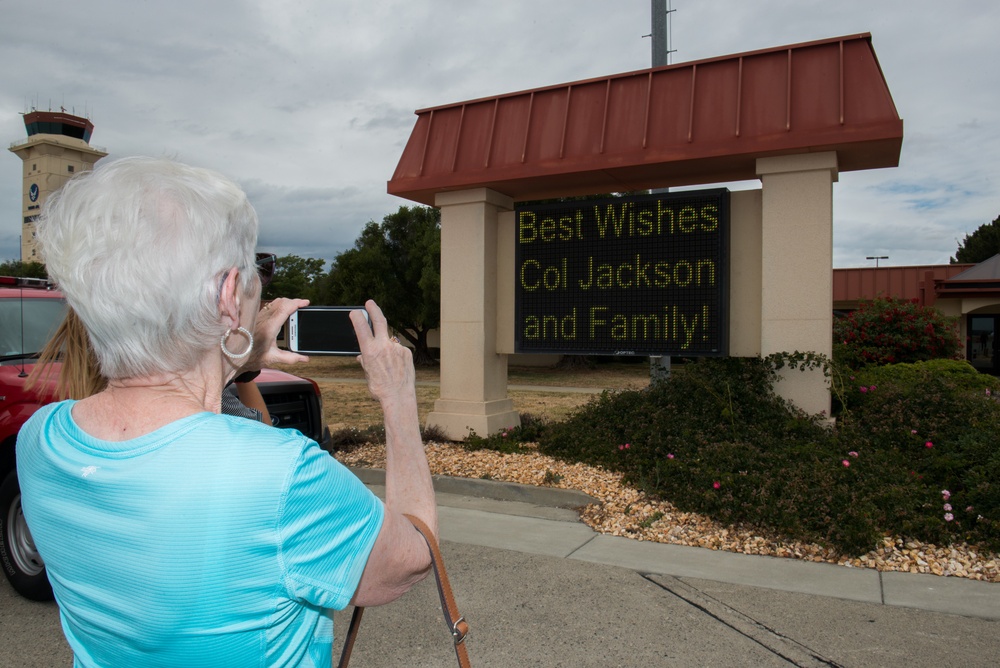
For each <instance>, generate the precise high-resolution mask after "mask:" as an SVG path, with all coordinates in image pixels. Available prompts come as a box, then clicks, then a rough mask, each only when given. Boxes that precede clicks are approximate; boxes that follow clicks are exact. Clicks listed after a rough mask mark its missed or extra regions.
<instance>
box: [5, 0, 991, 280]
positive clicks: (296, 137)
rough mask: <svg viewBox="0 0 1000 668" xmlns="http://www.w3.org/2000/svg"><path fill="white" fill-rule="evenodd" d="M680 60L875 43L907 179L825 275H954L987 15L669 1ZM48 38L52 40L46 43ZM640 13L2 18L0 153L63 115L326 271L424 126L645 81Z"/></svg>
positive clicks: (8, 218) (567, 1) (870, 214)
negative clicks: (903, 271)
mask: <svg viewBox="0 0 1000 668" xmlns="http://www.w3.org/2000/svg"><path fill="white" fill-rule="evenodd" d="M672 6H673V8H674V9H675V10H676V12H675V13H674V14H673V28H672V31H671V32H672V37H673V47H674V48H676V49H677V50H678V52H677V53H676V54H675V55H674V60H675V62H680V61H684V60H693V59H698V58H705V57H715V56H723V55H727V54H731V53H737V52H740V51H745V50H751V49H760V48H769V47H773V46H779V45H784V44H793V43H798V42H803V41H809V40H814V39H821V38H827V37H834V36H839V35H845V34H854V33H859V32H871V33H872V35H873V44H874V47H875V51H876V54H877V55H878V58H879V61H880V64H881V66H882V69H883V72H884V73H885V77H886V80H887V82H888V85H889V89H890V91H891V92H892V94H893V98H894V101H895V103H896V106H897V108H898V110H899V113H900V116H901V117H902V118H903V119H904V132H905V137H904V141H903V152H902V156H901V159H900V167H899V168H898V169H884V170H877V171H873V172H848V173H842V174H841V175H840V182H839V183H838V184H836V185H835V187H834V218H835V230H834V246H835V248H834V262H835V265H837V266H852V265H864V264H869V263H868V262H867V261H866V260H865V259H864V258H865V256H867V255H875V254H877V255H889V256H890V260H889V261H888V263H889V264H923V263H936V262H945V261H947V259H948V257H949V256H950V255H952V254H954V252H955V250H956V248H957V240H959V239H961V238H962V237H963V236H964V235H965V234H966V233H968V232H971V231H972V230H974V229H975V228H976V227H978V226H979V225H981V224H983V223H986V222H989V221H991V220H993V219H994V218H995V217H996V216H997V214H998V213H1000V197H998V196H997V189H998V185H1000V183H998V181H1000V178H998V177H1000V166H998V163H997V161H996V160H995V159H994V158H993V156H995V155H998V154H1000V132H998V130H1000V127H998V126H1000V104H998V96H1000V68H996V67H993V60H994V55H995V46H994V45H995V35H994V34H993V33H994V32H995V28H996V26H997V25H1000V4H998V3H995V2H992V1H990V0H978V1H975V0H956V1H955V2H952V3H950V4H949V5H948V6H947V9H945V8H944V7H943V6H942V5H940V4H939V3H932V2H931V1H930V0H913V1H907V0H885V1H882V2H878V3H874V2H871V1H870V0H843V1H842V2H838V3H819V2H800V1H798V0H760V1H759V2H745V1H744V0H699V1H697V2H696V1H695V0H672ZM42 26H44V30H41V27H42ZM648 32H649V3H648V2H644V1H643V2H639V1H638V0H628V1H626V2H622V1H620V0H617V1H612V0H548V1H547V2H528V1H527V0H507V1H506V2H495V1H490V2H487V1H486V0H467V1H461V0H434V1H433V2H432V1H431V0H424V1H422V2H420V1H418V2H413V1H412V0H411V1H409V2H403V1H402V0H364V1H362V0H343V1H341V2H336V3H329V2H320V1H318V0H301V1H298V2H291V1H289V0H257V1H250V0H223V1H221V2H204V1H203V2H192V1H191V0H176V1H175V2H170V3H137V2H121V1H115V0H92V1H91V2H87V3H80V2H66V1H54V2H46V3H12V2H5V3H0V61H2V62H4V63H7V64H8V65H7V66H6V67H5V68H3V70H2V71H0V139H4V138H6V140H7V141H8V142H11V141H16V140H19V139H21V138H22V137H24V128H23V124H22V121H21V118H20V116H19V115H18V112H22V111H24V110H25V109H26V108H27V107H29V106H31V105H38V106H39V107H40V108H48V106H49V104H50V101H51V104H52V106H54V107H56V108H58V107H59V106H60V105H65V106H66V107H68V108H71V109H73V110H75V111H76V113H81V114H82V113H87V114H88V115H89V116H90V117H91V118H92V120H93V121H94V123H95V126H96V130H95V133H94V137H93V143H94V144H95V145H98V146H103V147H106V148H107V149H108V150H109V151H111V152H112V154H113V155H129V154H146V155H169V156H173V157H177V158H178V159H181V160H185V161H188V162H191V163H194V164H199V165H204V166H207V167H212V168H215V169H218V170H219V171H221V172H223V173H226V174H228V175H230V176H232V177H234V178H235V179H237V180H238V181H239V182H240V183H242V184H243V185H244V187H245V188H246V189H247V191H248V193H249V194H250V196H251V199H252V200H253V201H254V202H255V205H256V206H257V208H258V210H259V211H260V213H261V220H262V229H261V245H262V247H264V246H265V245H266V246H267V247H269V248H272V249H274V250H275V251H276V252H279V253H282V254H283V253H286V252H287V253H296V254H299V255H303V256H312V257H323V258H325V259H327V260H330V259H332V257H333V255H335V254H336V253H337V252H339V251H340V250H343V249H344V248H347V247H350V246H351V245H352V244H353V242H354V240H355V238H356V237H357V235H358V233H359V232H360V231H361V229H362V227H363V226H364V224H365V223H366V222H368V221H369V220H372V219H375V220H380V219H381V218H382V216H384V215H386V214H388V213H391V212H393V211H395V210H396V208H397V207H398V206H399V205H400V204H408V202H405V201H404V200H400V199H397V198H394V197H390V196H388V195H387V194H386V181H387V180H388V179H389V178H390V177H391V176H392V172H393V170H394V168H395V166H396V162H397V160H398V159H399V156H400V153H401V152H402V148H403V145H404V143H405V141H406V139H407V137H408V136H409V133H410V130H411V128H412V127H413V123H414V121H415V117H414V115H413V111H414V110H415V109H419V108H423V107H428V106H436V105H440V104H446V103H452V102H457V101H461V100H466V99H473V98H477V97H483V96H488V95H495V94H499V93H505V92H512V91H517V90H524V89H528V88H534V87H538V86H545V85H551V84H559V83H565V82H567V81H573V80H577V79H584V78H590V77H597V76H602V75H607V74H614V73H617V72H623V71H630V70H636V69H642V68H644V67H647V66H648V64H649V62H650V41H649V40H648V39H643V38H642V35H645V34H647V33H648ZM20 197H21V165H20V162H19V160H18V159H17V158H16V157H15V156H14V155H12V154H7V157H6V158H4V159H0V259H5V258H9V257H15V256H17V255H18V253H19V251H18V247H17V239H18V234H19V232H20Z"/></svg>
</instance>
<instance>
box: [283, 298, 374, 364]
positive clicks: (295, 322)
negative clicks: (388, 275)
mask: <svg viewBox="0 0 1000 668" xmlns="http://www.w3.org/2000/svg"><path fill="white" fill-rule="evenodd" d="M351 311H361V313H363V314H364V316H365V322H367V323H368V326H369V327H371V325H372V324H371V320H369V318H368V311H366V310H365V309H364V307H363V306H306V307H304V308H300V309H299V310H297V311H295V312H294V313H292V315H291V316H290V317H289V318H288V349H289V350H291V351H292V352H296V353H302V354H303V355H360V354H361V347H360V346H359V345H358V337H357V335H356V334H355V333H354V323H353V322H352V321H351V315H350V314H351Z"/></svg>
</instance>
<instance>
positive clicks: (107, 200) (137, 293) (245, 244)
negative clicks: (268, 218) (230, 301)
mask: <svg viewBox="0 0 1000 668" xmlns="http://www.w3.org/2000/svg"><path fill="white" fill-rule="evenodd" d="M37 234H38V241H39V244H40V246H41V251H42V259H43V260H44V261H45V264H46V266H47V268H48V272H49V276H50V277H51V278H53V279H54V280H55V281H56V283H57V284H58V286H59V288H60V289H61V290H62V291H63V293H64V294H65V295H66V300H67V301H68V302H69V304H70V305H71V306H72V307H73V308H74V309H75V310H76V311H77V313H78V314H79V316H80V319H81V320H82V321H83V323H84V325H85V326H86V328H87V332H88V334H89V335H90V341H91V345H92V346H93V348H94V352H95V354H96V356H97V360H98V363H99V364H100V368H101V372H102V373H103V374H104V375H105V376H106V377H107V378H109V379H116V378H133V377H139V376H146V375H151V374H154V373H162V372H180V371H184V370H187V369H190V368H193V367H194V366H195V365H196V364H197V363H198V361H199V360H200V359H201V358H202V356H203V355H204V354H205V352H206V351H207V350H208V349H209V348H211V347H218V346H219V340H220V337H221V336H222V334H223V333H224V332H225V331H226V326H225V325H224V324H223V321H222V317H221V314H220V312H219V298H220V290H221V286H222V281H223V280H225V278H226V276H227V274H228V272H229V271H230V270H232V269H233V268H236V269H237V270H238V271H239V278H240V283H239V284H240V285H241V287H242V290H243V292H244V293H245V294H246V295H248V296H249V295H252V294H253V290H254V289H255V284H254V281H255V280H256V274H257V271H256V265H255V263H254V248H255V246H256V243H257V214H256V213H255V212H254V210H253V207H252V206H250V203H249V202H248V201H247V198H246V195H245V194H244V192H243V191H242V190H241V189H240V188H239V186H237V185H236V184H235V183H233V182H232V181H230V180H229V179H227V178H226V177H224V176H222V175H221V174H218V173H216V172H213V171H210V170H206V169H200V168H195V167H190V166H187V165H183V164H180V163H177V162H173V161H170V160H161V159H154V158H142V157H133V158H122V159H120V160H115V161H113V162H109V163H106V164H100V165H99V166H98V167H97V168H96V169H94V170H93V171H91V172H84V173H82V174H80V175H79V176H77V177H75V178H73V179H72V180H70V181H69V182H68V183H67V184H66V185H65V186H63V187H62V189H60V190H59V191H58V192H56V193H55V194H53V195H52V196H51V197H49V199H48V201H46V203H45V206H44V208H43V211H42V214H41V216H40V217H39V219H38V222H37ZM220 354H221V353H220Z"/></svg>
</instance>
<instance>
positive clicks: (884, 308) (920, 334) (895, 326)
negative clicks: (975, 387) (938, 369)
mask: <svg viewBox="0 0 1000 668" xmlns="http://www.w3.org/2000/svg"><path fill="white" fill-rule="evenodd" d="M833 341H834V358H835V359H836V360H837V362H838V363H840V364H843V365H846V366H848V367H851V368H855V369H856V368H861V367H864V366H868V365H881V364H897V363H902V362H919V361H923V360H931V359H940V358H946V359H957V358H958V356H959V352H960V351H961V342H960V341H959V338H958V333H957V331H956V328H955V321H954V319H953V318H947V317H945V316H943V315H942V314H941V312H940V311H938V310H937V309H936V308H933V307H929V306H920V305H919V304H917V303H916V301H915V300H914V301H907V300H905V299H898V298H883V297H880V298H878V299H874V300H872V301H864V302H861V304H860V306H859V307H858V310H856V311H853V312H851V313H850V314H848V315H847V316H846V317H844V318H839V319H837V320H836V321H834V324H833Z"/></svg>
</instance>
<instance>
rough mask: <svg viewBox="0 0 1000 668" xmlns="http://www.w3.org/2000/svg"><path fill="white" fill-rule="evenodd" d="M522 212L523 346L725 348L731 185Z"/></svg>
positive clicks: (685, 353)
mask: <svg viewBox="0 0 1000 668" xmlns="http://www.w3.org/2000/svg"><path fill="white" fill-rule="evenodd" d="M514 214H515V225H516V227H517V229H516V245H517V247H516V251H515V262H516V269H515V280H516V282H517V286H516V288H515V305H514V320H515V322H514V327H515V333H514V344H515V351H516V352H518V353H563V354H576V355H675V356H679V357H697V356H722V355H726V354H727V352H728V333H729V331H728V317H727V316H728V313H727V310H728V301H727V299H728V293H727V285H728V255H727V254H728V238H729V191H728V190H726V189H713V190H699V191H688V192H679V193H659V194H653V195H637V196H629V197H620V198H618V197H616V198H605V199H593V200H578V201H569V202H560V203H556V204H542V205H526V206H518V207H517V208H516V209H515V211H514Z"/></svg>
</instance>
